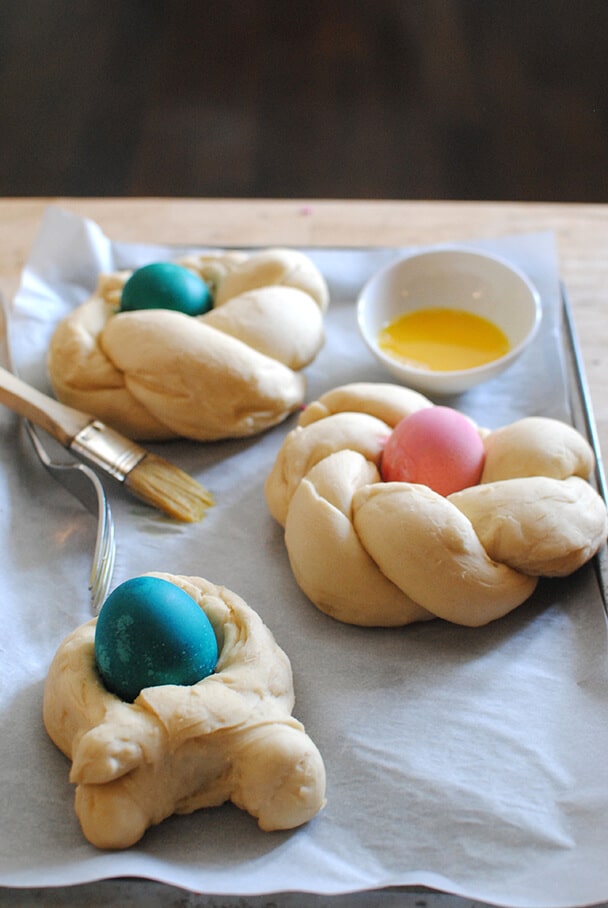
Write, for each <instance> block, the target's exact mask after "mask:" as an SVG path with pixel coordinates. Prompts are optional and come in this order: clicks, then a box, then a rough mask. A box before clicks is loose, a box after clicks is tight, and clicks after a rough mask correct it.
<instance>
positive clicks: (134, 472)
mask: <svg viewBox="0 0 608 908" xmlns="http://www.w3.org/2000/svg"><path fill="white" fill-rule="evenodd" d="M0 403H3V404H5V406H7V407H9V408H10V409H11V410H13V411H14V412H15V413H18V414H19V415H20V416H24V417H25V418H26V419H29V420H30V421H31V422H33V423H35V424H36V425H37V426H40V428H42V429H44V430H45V431H46V432H48V433H49V435H52V436H53V438H56V439H57V441H58V442H59V443H60V444H62V445H63V447H64V448H67V449H68V450H69V451H71V452H72V453H74V454H76V455H77V456H78V457H80V458H81V459H82V460H85V461H88V462H89V463H91V464H93V465H94V466H96V467H98V468H99V469H101V470H103V471H104V472H105V473H107V474H108V475H109V476H112V477H113V478H114V479H117V480H118V481H119V482H121V483H123V484H124V486H125V487H126V488H127V489H128V490H129V491H130V492H131V493H132V494H133V495H135V496H136V497H137V498H140V499H141V500H142V501H145V502H146V503H147V504H150V505H152V506H153V507H155V508H157V509H158V510H160V511H164V512H165V513H166V514H168V515H169V516H170V517H174V518H176V519H177V520H183V521H185V522H188V523H195V522H196V521H199V520H202V518H203V517H204V516H205V512H206V510H207V508H209V507H211V506H212V505H213V497H212V495H211V494H210V493H209V492H208V491H207V490H206V489H205V488H204V487H203V486H201V485H199V483H198V482H196V480H194V479H193V478H192V477H191V476H189V475H188V474H187V473H185V472H184V471H183V470H180V469H179V467H176V466H175V465H174V464H172V463H169V461H167V460H164V459H163V458H162V457H158V456H157V455H156V454H152V453H151V452H150V451H147V450H146V449H145V448H142V447H140V445H138V444H136V443H135V442H133V441H131V440H130V439H129V438H125V436H124V435H121V434H120V433H119V432H116V431H115V430H114V429H111V428H110V427H109V426H106V425H105V424H104V423H102V422H100V421H99V420H98V419H95V418H94V417H93V416H90V415H89V414H88V413H83V412H82V411H81V410H76V409H74V408H73V407H68V406H66V405H65V404H62V403H60V402H59V401H57V400H55V399H54V398H52V397H48V396H47V395H46V394H43V393H42V392H41V391H38V390H37V389H36V388H32V387H31V385H28V384H26V382H24V381H22V380H21V379H20V378H17V376H15V375H13V374H12V373H11V372H8V371H7V370H6V369H2V368H0Z"/></svg>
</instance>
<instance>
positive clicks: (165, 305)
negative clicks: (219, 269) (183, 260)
mask: <svg viewBox="0 0 608 908" xmlns="http://www.w3.org/2000/svg"><path fill="white" fill-rule="evenodd" d="M212 306H213V298H212V296H211V291H210V290H209V287H208V286H207V284H206V283H205V281H204V280H203V279H202V278H200V277H199V276H198V275H197V274H194V272H193V271H190V270H189V269H188V268H183V267H182V266H181V265H176V264H175V263H173V262H155V263H153V264H152V265H144V266H143V268H138V269H137V271H134V272H133V274H132V275H131V277H130V278H129V279H128V280H127V282H126V284H125V285H124V287H123V289H122V295H121V298H120V309H121V311H122V312H127V311H131V310H133V309H173V311H175V312H183V313H184V314H185V315H202V314H203V312H207V311H208V310H209V309H211V307H212Z"/></svg>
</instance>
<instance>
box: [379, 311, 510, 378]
mask: <svg viewBox="0 0 608 908" xmlns="http://www.w3.org/2000/svg"><path fill="white" fill-rule="evenodd" d="M378 346H379V347H380V349H381V350H383V351H384V353H386V354H387V355H388V356H392V357H395V358H396V359H401V360H403V362H405V363H407V364H408V365H410V366H413V367H414V368H418V369H432V370H433V371H437V372H451V371H453V370H460V369H474V368H477V367H478V366H485V365H486V364H487V363H491V362H492V361H493V360H495V359H498V358H499V357H501V356H505V355H506V354H507V353H508V352H509V350H510V349H511V344H510V343H509V339H508V338H507V336H506V334H505V333H504V331H502V330H501V329H500V328H499V327H498V326H497V325H495V324H494V322H491V321H490V320H489V319H487V318H483V317H482V316H481V315H475V314H474V313H472V312H466V311H465V310H464V309H441V308H436V309H417V310H415V311H414V312H407V313H406V314H405V315H400V316H399V317H398V318H395V319H393V320H392V321H391V322H389V323H388V324H386V325H385V326H384V327H383V328H382V329H381V330H380V332H379V334H378Z"/></svg>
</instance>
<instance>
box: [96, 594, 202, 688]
mask: <svg viewBox="0 0 608 908" xmlns="http://www.w3.org/2000/svg"><path fill="white" fill-rule="evenodd" d="M217 659H218V646H217V640H216V637H215V633H214V631H213V627H212V626H211V622H210V621H209V619H208V618H207V616H206V614H205V612H204V611H203V610H202V609H201V608H200V607H199V606H198V605H197V603H196V602H195V601H194V599H192V597H191V596H189V595H188V594H187V593H186V592H184V590H182V589H181V588H180V587H178V586H176V585H175V584H174V583H170V582H169V581H168V580H163V579H161V578H159V577H134V578H132V579H131V580H127V581H126V582H125V583H122V584H121V585H120V586H118V587H116V589H115V590H114V591H113V592H112V593H110V595H109V596H108V598H107V599H106V601H105V602H104V604H103V607H102V609H101V611H100V613H99V617H98V619H97V625H96V628H95V660H96V663H97V669H98V671H99V674H100V675H101V678H102V680H103V683H104V684H105V686H106V687H107V689H108V690H109V691H111V693H113V694H116V695H117V696H118V697H120V698H121V699H122V700H127V701H128V702H132V701H133V700H134V699H135V698H136V697H137V695H138V694H139V692H140V691H141V690H143V688H145V687H157V686H159V685H161V684H180V685H189V684H196V682H197V681H200V680H201V679H202V678H206V677H207V675H210V674H212V672H213V670H214V669H215V666H216V663H217Z"/></svg>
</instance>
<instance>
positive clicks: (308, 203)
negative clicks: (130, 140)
mask: <svg viewBox="0 0 608 908" xmlns="http://www.w3.org/2000/svg"><path fill="white" fill-rule="evenodd" d="M48 204H57V205H59V206H60V207H62V208H64V209H66V210H69V211H72V212H74V213H76V214H78V215H81V216H86V217H90V218H91V219H93V220H94V221H96V222H97V223H98V224H99V225H100V226H101V228H102V229H103V230H104V232H105V233H106V234H107V235H108V236H110V237H111V238H112V239H115V240H123V241H132V242H158V243H172V242H175V243H184V244H201V245H204V244H211V245H220V246H222V245H225V246H231V245H267V244H282V245H294V246H324V245H328V246H359V247H363V246H402V245H417V244H427V243H434V242H446V241H451V240H465V239H476V238H481V237H499V236H502V235H505V234H512V233H528V232H533V231H544V230H550V231H553V232H554V234H555V237H556V241H557V246H558V252H559V258H560V268H561V274H562V278H563V280H564V282H565V285H566V287H567V290H568V294H569V299H570V302H571V305H572V309H573V312H574V319H575V323H576V327H577V331H578V335H579V340H580V344H581V349H582V352H583V358H584V362H585V367H586V371H587V378H588V382H589V387H590V391H591V396H592V399H593V405H594V411H595V416H596V421H597V425H598V435H599V439H600V443H601V445H602V448H603V450H604V451H608V370H607V369H606V368H605V363H604V360H605V356H606V353H605V351H606V350H608V325H607V323H606V318H605V315H604V311H605V310H606V309H607V308H608V302H606V299H605V298H606V297H608V255H607V254H606V253H607V250H608V205H561V204H529V203H528V204H516V203H508V204H507V203H492V202H479V203H468V202H467V203H460V202H393V201H391V202H385V201H378V202H358V201H348V202H341V201H325V200H324V201H317V200H292V201H285V200H268V201H257V200H213V199H203V200H192V199H183V200H178V199H65V198H59V199H5V200H0V290H2V292H4V293H5V294H6V295H7V296H10V295H12V294H13V293H14V292H15V290H16V288H17V285H18V280H19V274H20V271H21V269H22V267H23V265H24V262H25V261H26V259H27V256H28V253H29V250H30V248H31V245H32V242H33V240H34V237H35V235H36V231H37V229H38V225H39V222H40V218H41V216H42V213H43V211H44V209H45V207H46V206H47V205H48ZM40 895H41V894H40V893H37V894H36V893H32V892H31V891H28V890H7V889H4V890H3V889H1V888H0V904H1V905H11V906H26V905H29V904H32V903H33V901H34V900H35V902H36V904H62V905H66V906H70V908H81V906H82V908H84V906H85V905H86V906H89V908H91V906H95V905H107V904H117V903H121V902H122V903H124V902H127V901H128V903H129V904H131V905H133V906H134V908H135V906H139V905H142V906H143V905H149V904H151V903H152V902H153V903H154V904H155V905H159V906H162V908H170V906H177V905H178V904H184V901H183V899H184V894H183V893H180V892H179V891H178V890H175V889H172V888H171V887H164V886H162V885H160V884H155V883H149V882H146V881H143V880H142V881H112V880H106V881H103V882H101V883H92V884H88V885H86V886H81V887H74V888H73V889H69V888H68V889H66V888H61V889H58V890H55V891H54V892H53V894H52V895H51V893H49V901H44V894H42V901H39V899H38V896H40ZM420 899H421V895H420V893H419V894H416V892H415V891H414V892H412V893H411V894H410V895H408V894H405V895H403V894H402V895H401V896H400V897H399V898H398V899H395V900H393V898H391V896H390V895H387V897H386V899H383V900H382V901H380V902H378V904H379V905H382V906H386V908H396V906H399V908H408V906H409V908H413V906H414V905H416V904H421V901H420ZM224 901H225V902H226V904H229V903H230V901H229V900H224ZM237 901H238V900H237ZM424 901H425V903H426V904H428V905H429V908H431V906H434V905H440V906H441V908H464V906H465V904H469V902H468V901H463V900H461V899H459V898H456V897H450V896H437V897H436V898H435V897H433V896H431V895H429V893H426V894H425V895H424ZM222 903H224V902H222ZM348 903H349V899H348V898H347V899H346V900H338V902H337V903H336V905H338V904H339V905H340V906H343V908H346V905H347V904H348ZM188 904H189V905H192V906H193V908H194V906H195V905H196V906H198V905H201V906H202V905H206V904H207V901H206V900H205V899H204V898H203V897H201V898H200V900H199V898H198V897H197V896H195V895H191V896H188ZM230 904H232V903H230ZM235 904H236V902H235ZM239 904H241V901H239ZM252 904H255V906H256V908H258V906H261V905H262V904H263V902H262V901H258V900H254V902H253V903H252ZM311 904H314V905H319V906H320V904H321V902H317V901H314V902H311ZM357 904H358V905H359V904H361V905H363V903H362V902H360V901H357ZM606 908H608V905H607V906H606Z"/></svg>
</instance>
